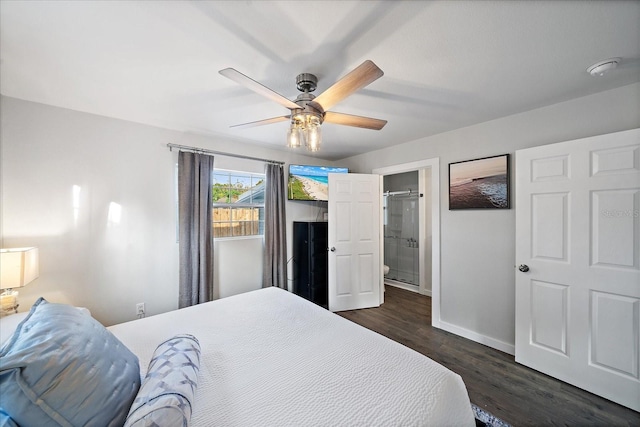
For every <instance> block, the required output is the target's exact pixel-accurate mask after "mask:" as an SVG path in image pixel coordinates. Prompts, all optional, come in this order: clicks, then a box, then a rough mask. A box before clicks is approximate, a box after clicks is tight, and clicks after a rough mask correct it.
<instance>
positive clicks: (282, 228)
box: [262, 163, 288, 289]
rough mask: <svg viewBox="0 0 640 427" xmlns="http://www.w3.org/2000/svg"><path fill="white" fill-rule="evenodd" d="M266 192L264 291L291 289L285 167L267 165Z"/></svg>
mask: <svg viewBox="0 0 640 427" xmlns="http://www.w3.org/2000/svg"><path fill="white" fill-rule="evenodd" d="M265 176H266V183H265V190H264V267H263V274H262V287H263V288H266V287H269V286H277V287H279V288H283V289H287V288H288V286H287V233H286V231H287V222H286V217H285V202H286V200H287V196H286V194H287V193H286V192H285V188H284V168H283V167H282V165H279V164H273V163H267V165H266V167H265Z"/></svg>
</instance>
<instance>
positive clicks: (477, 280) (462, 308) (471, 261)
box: [345, 84, 640, 351]
mask: <svg viewBox="0 0 640 427" xmlns="http://www.w3.org/2000/svg"><path fill="white" fill-rule="evenodd" d="M638 127H640V84H633V85H629V86H625V87H622V88H618V89H615V90H610V91H607V92H601V93H598V94H595V95H591V96H587V97H583V98H578V99H575V100H572V101H568V102H563V103H560V104H556V105H553V106H549V107H544V108H540V109H536V110H532V111H529V112H525V113H522V114H517V115H513V116H509V117H504V118H501V119H498V120H493V121H490V122H486V123H482V124H478V125H475V126H470V127H467V128H463V129H458V130H455V131H452V132H447V133H443V134H440V135H436V136H432V137H428V138H423V139H420V140H416V141H412V142H409V143H406V144H402V145H399V146H396V147H393V148H388V149H383V150H378V151H374V152H369V153H367V154H364V155H360V156H355V157H352V158H349V159H345V161H346V166H347V167H349V168H350V170H352V171H353V172H360V173H369V172H371V171H372V170H373V169H376V168H381V167H388V166H392V165H396V164H402V163H408V162H412V161H416V160H419V159H430V158H435V157H440V180H441V188H440V191H441V321H442V323H441V325H442V326H443V327H444V328H445V329H449V330H451V331H455V332H456V333H460V334H463V335H466V336H468V337H470V338H472V339H476V340H479V341H481V342H484V343H487V344H489V345H491V346H494V347H496V348H500V349H502V350H505V351H510V350H511V349H512V348H513V344H514V340H515V332H514V324H515V317H514V316H515V313H514V312H515V309H514V298H515V291H514V280H515V279H514V275H515V272H514V265H516V260H515V209H514V208H512V209H509V210H495V211H449V209H448V206H449V203H448V194H449V193H448V164H449V163H451V162H456V161H460V160H469V159H474V158H479V157H487V156H492V155H499V154H504V153H511V154H513V153H514V152H515V151H516V150H519V149H522V148H527V147H532V146H538V145H544V144H551V143H555V142H561V141H567V140H572V139H577V138H583V137H587V136H593V135H600V134H606V133H611V132H616V131H621V130H627V129H632V128H638ZM514 176H515V175H514V173H513V168H512V173H511V178H512V180H513V177H514ZM512 183H513V182H512ZM514 187H515V185H512V191H511V195H512V198H511V200H512V201H513V200H514V198H513V194H514Z"/></svg>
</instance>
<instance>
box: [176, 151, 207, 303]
mask: <svg viewBox="0 0 640 427" xmlns="http://www.w3.org/2000/svg"><path fill="white" fill-rule="evenodd" d="M212 172H213V156H208V155H205V154H197V153H189V152H185V151H181V152H180V153H179V154H178V217H179V224H180V227H179V239H180V244H179V250H180V284H179V299H178V306H179V308H183V307H188V306H191V305H194V304H200V303H203V302H207V301H211V300H212V299H213V231H212V225H211V203H212V202H211V185H212V182H211V174H212Z"/></svg>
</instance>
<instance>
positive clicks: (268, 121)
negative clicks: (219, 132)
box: [229, 116, 291, 128]
mask: <svg viewBox="0 0 640 427" xmlns="http://www.w3.org/2000/svg"><path fill="white" fill-rule="evenodd" d="M290 118H291V116H280V117H272V118H270V119H264V120H258V121H256V122H249V123H242V124H239V125H233V126H229V127H232V128H252V127H255V126H262V125H270V124H271V123H279V122H284V121H287V120H289V119H290Z"/></svg>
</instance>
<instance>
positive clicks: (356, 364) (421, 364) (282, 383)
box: [3, 288, 475, 426]
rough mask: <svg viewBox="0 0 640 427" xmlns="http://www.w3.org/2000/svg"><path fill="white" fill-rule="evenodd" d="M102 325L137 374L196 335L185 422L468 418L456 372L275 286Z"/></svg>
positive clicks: (443, 422) (462, 421)
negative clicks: (170, 346) (169, 347)
mask: <svg viewBox="0 0 640 427" xmlns="http://www.w3.org/2000/svg"><path fill="white" fill-rule="evenodd" d="M107 329H108V331H110V332H111V333H112V334H113V335H114V336H115V337H116V338H117V339H118V340H119V341H120V342H121V343H123V344H124V346H126V348H128V349H129V350H130V351H131V352H132V353H133V354H135V356H137V359H138V361H139V370H140V378H141V381H144V378H145V377H147V374H148V372H147V367H148V366H149V364H150V361H151V360H152V357H153V356H154V354H155V352H156V351H157V348H158V344H159V343H162V342H165V341H166V340H168V339H170V338H171V337H174V336H178V335H180V334H189V335H191V336H193V337H195V338H197V341H198V343H199V346H200V348H201V355H200V359H199V371H198V373H197V388H196V390H195V394H194V397H193V402H190V406H191V418H190V425H192V426H213V425H219V426H325V425H326V426H339V425H349V426H356V425H362V426H373V425H384V426H392V425H402V426H414V425H415V426H417V425H433V426H447V425H450V426H474V425H475V421H474V416H473V413H472V410H471V404H470V402H469V397H468V395H467V391H466V388H465V385H464V383H463V381H462V379H461V378H460V376H459V375H457V374H455V373H454V372H452V371H450V370H448V369H447V368H445V367H443V366H442V365H440V364H438V363H436V362H434V361H433V360H431V359H429V358H427V357H425V356H423V355H421V354H419V353H417V352H415V351H413V350H411V349H409V348H407V347H404V346H402V345H401V344H398V343H396V342H394V341H391V340H389V339H388V338H386V337H383V336H382V335H379V334H377V333H375V332H372V331H370V330H367V329H365V328H363V327H361V326H359V325H357V324H355V323H352V322H350V321H349V320H346V319H344V318H342V317H340V316H337V315H335V314H333V313H331V312H329V311H326V310H325V309H323V308H321V307H319V306H317V305H315V304H313V303H311V302H309V301H307V300H304V299H302V298H300V297H298V296H296V295H293V294H291V293H289V292H287V291H284V290H282V289H278V288H266V289H260V290H257V291H252V292H248V293H245V294H240V295H236V296H232V297H228V298H224V299H220V300H216V301H212V302H209V303H205V304H200V305H197V306H193V307H189V308H185V309H181V310H176V311H172V312H167V313H164V314H160V315H156V316H151V317H148V318H144V319H139V320H135V321H131V322H127V323H122V324H119V325H114V326H111V327H109V328H107ZM3 350H4V349H3Z"/></svg>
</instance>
